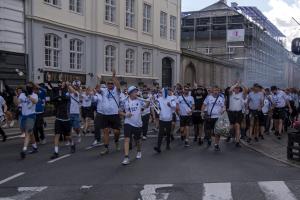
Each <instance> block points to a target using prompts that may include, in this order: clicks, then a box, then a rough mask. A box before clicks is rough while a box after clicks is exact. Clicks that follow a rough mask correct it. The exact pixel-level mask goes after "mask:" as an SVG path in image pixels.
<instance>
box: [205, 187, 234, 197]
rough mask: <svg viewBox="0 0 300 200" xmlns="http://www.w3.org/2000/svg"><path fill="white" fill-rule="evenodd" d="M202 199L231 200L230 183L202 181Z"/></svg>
mask: <svg viewBox="0 0 300 200" xmlns="http://www.w3.org/2000/svg"><path fill="white" fill-rule="evenodd" d="M203 187H204V193H203V195H204V196H203V200H233V198H232V194H231V183H204V184H203Z"/></svg>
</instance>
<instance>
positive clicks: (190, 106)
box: [177, 86, 195, 147]
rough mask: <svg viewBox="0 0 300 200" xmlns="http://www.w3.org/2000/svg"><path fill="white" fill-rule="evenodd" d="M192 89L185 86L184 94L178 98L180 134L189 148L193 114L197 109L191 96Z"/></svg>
mask: <svg viewBox="0 0 300 200" xmlns="http://www.w3.org/2000/svg"><path fill="white" fill-rule="evenodd" d="M190 91H191V90H190V88H189V87H188V86H185V87H184V89H183V94H182V95H181V96H178V100H177V101H178V107H179V109H178V111H179V116H180V132H181V136H183V139H184V146H185V147H188V146H189V131H190V130H189V128H190V126H192V114H193V111H194V109H195V101H194V97H192V96H191V95H190Z"/></svg>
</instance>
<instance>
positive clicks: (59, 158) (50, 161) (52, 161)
mask: <svg viewBox="0 0 300 200" xmlns="http://www.w3.org/2000/svg"><path fill="white" fill-rule="evenodd" d="M69 156H71V154H66V155H63V156H60V157H58V158H56V159H53V160H49V161H48V163H54V162H56V161H58V160H61V159H64V158H67V157H69Z"/></svg>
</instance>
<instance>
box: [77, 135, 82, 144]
mask: <svg viewBox="0 0 300 200" xmlns="http://www.w3.org/2000/svg"><path fill="white" fill-rule="evenodd" d="M77 142H78V143H80V142H81V135H80V134H79V135H78V138H77Z"/></svg>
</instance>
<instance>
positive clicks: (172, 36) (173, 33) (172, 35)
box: [170, 16, 177, 40]
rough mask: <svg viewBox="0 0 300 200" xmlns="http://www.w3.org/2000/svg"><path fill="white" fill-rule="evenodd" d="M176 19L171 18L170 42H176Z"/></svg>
mask: <svg viewBox="0 0 300 200" xmlns="http://www.w3.org/2000/svg"><path fill="white" fill-rule="evenodd" d="M176 20H177V19H176V17H175V16H170V40H176V26H177V22H176Z"/></svg>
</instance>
